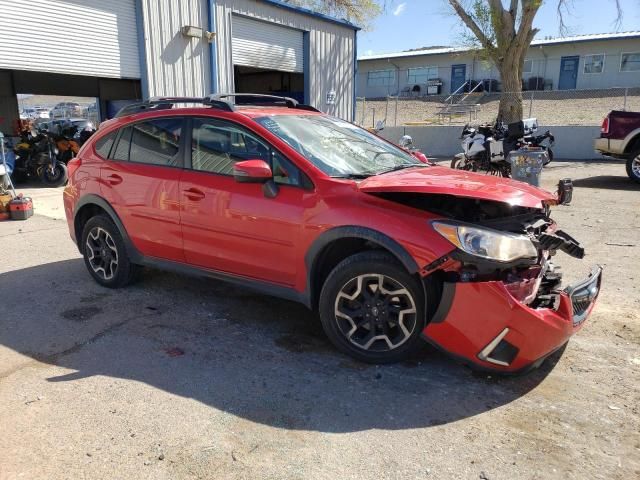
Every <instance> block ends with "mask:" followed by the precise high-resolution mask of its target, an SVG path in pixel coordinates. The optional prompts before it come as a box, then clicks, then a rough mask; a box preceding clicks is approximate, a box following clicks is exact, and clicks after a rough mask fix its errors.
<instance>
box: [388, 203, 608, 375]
mask: <svg viewBox="0 0 640 480" xmlns="http://www.w3.org/2000/svg"><path fill="white" fill-rule="evenodd" d="M386 197H387V199H389V200H393V201H396V202H400V203H404V204H409V205H410V206H412V207H414V208H421V209H423V210H426V211H429V212H432V213H436V214H438V215H439V216H442V219H438V220H432V221H431V222H430V223H431V226H432V228H433V229H434V230H435V231H436V232H438V233H439V234H440V235H442V236H443V237H445V238H447V239H448V240H449V241H450V242H451V243H452V244H453V245H455V247H456V248H455V250H453V251H452V252H451V253H448V254H447V255H446V256H444V257H442V258H439V259H437V260H436V261H434V262H432V263H431V264H429V265H426V266H424V268H423V269H422V271H421V274H422V276H423V277H424V278H425V279H429V278H437V279H438V282H439V283H440V284H441V287H442V295H441V300H440V302H439V304H438V305H437V307H435V308H434V307H433V306H432V308H431V310H430V315H431V316H430V321H429V323H428V325H427V327H426V328H425V329H424V331H423V336H424V337H425V339H427V340H428V341H429V342H431V343H433V344H435V345H436V346H438V347H440V348H441V349H442V350H445V351H446V352H448V353H450V354H452V355H453V356H455V357H458V358H459V359H461V360H463V361H465V362H466V363H470V364H472V365H473V366H474V367H476V368H480V369H488V370H499V371H503V372H510V373H513V372H520V371H523V370H527V369H529V368H532V367H536V366H538V365H539V364H540V363H541V362H542V361H543V360H544V359H545V358H546V357H547V356H548V355H549V354H551V353H553V352H554V351H555V350H557V349H558V348H560V347H561V346H562V345H564V344H565V343H566V342H567V341H568V339H569V337H570V336H571V335H572V334H573V333H575V332H576V331H577V330H578V329H579V328H580V327H581V325H582V323H583V322H584V320H585V319H586V318H587V316H588V315H589V314H590V312H591V310H592V309H593V306H594V303H595V301H596V299H597V296H598V293H599V291H600V282H601V273H602V269H601V268H600V267H595V268H594V269H593V270H592V272H591V274H590V275H589V277H588V278H586V279H584V280H581V281H580V282H576V283H575V284H572V285H570V286H568V287H566V288H562V286H561V285H562V273H561V271H560V269H559V268H558V267H556V266H555V265H554V262H553V258H554V256H555V255H556V254H557V253H558V252H564V253H566V254H568V255H570V256H573V257H576V258H583V257H584V255H585V252H584V248H583V247H582V246H581V245H580V244H579V242H578V241H576V240H575V239H574V238H572V237H571V236H570V235H568V234H567V233H565V232H563V231H562V230H560V229H558V227H557V224H556V223H555V222H554V221H553V220H552V219H551V218H550V216H549V208H548V207H547V206H546V205H545V206H544V208H528V207H519V206H512V205H508V204H505V203H500V202H494V201H488V200H477V199H469V198H456V197H452V196H449V195H421V196H417V195H414V196H412V198H408V197H405V196H404V195H403V194H391V195H389V194H387V195H386ZM390 197H392V198H390Z"/></svg>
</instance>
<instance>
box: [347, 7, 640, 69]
mask: <svg viewBox="0 0 640 480" xmlns="http://www.w3.org/2000/svg"><path fill="white" fill-rule="evenodd" d="M382 3H384V4H385V9H384V12H383V14H382V15H380V16H379V17H378V18H377V19H376V20H375V21H374V23H373V25H372V28H371V30H370V31H364V32H359V34H358V55H359V56H363V55H374V54H378V53H390V52H400V51H402V50H408V49H411V48H417V47H426V46H433V45H441V46H458V45H460V44H461V43H462V41H461V39H460V32H462V31H463V28H462V24H461V22H460V20H459V19H458V18H457V17H455V16H454V15H452V14H451V13H450V10H449V7H448V2H447V1H446V0H386V1H384V0H382ZM569 3H570V5H571V7H570V10H569V15H567V16H566V20H565V23H567V24H568V26H569V30H570V34H571V35H580V34H587V33H608V32H613V31H615V25H614V21H615V18H616V9H615V2H614V0H572V1H570V2H569ZM620 4H621V5H622V9H623V12H624V17H623V20H622V25H621V26H620V27H619V31H622V32H624V31H629V30H640V0H620ZM556 6H557V0H545V2H544V4H543V5H542V7H541V8H540V11H539V12H538V14H537V16H536V19H535V21H534V26H535V27H537V28H539V29H540V33H538V35H537V36H536V38H544V37H545V36H552V37H557V36H558V35H559V31H558V28H559V22H558V15H557V12H556Z"/></svg>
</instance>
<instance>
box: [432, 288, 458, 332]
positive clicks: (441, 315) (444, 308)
mask: <svg viewBox="0 0 640 480" xmlns="http://www.w3.org/2000/svg"><path fill="white" fill-rule="evenodd" d="M455 296H456V284H455V283H453V282H444V283H443V284H442V296H441V297H440V303H439V304H438V308H437V309H436V311H435V313H434V314H433V318H432V319H431V321H430V322H429V323H442V322H444V320H445V318H447V315H449V311H450V310H451V305H453V299H454V298H455Z"/></svg>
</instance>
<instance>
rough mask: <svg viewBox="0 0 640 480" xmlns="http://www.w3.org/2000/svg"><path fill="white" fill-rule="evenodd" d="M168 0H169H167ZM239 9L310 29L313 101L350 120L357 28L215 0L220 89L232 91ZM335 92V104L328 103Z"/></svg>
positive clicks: (243, 1) (244, 1) (251, 1)
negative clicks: (234, 28)
mask: <svg viewBox="0 0 640 480" xmlns="http://www.w3.org/2000/svg"><path fill="white" fill-rule="evenodd" d="M165 1H166V0H165ZM233 13H238V14H241V15H246V16H249V17H254V18H257V19H261V20H266V21H270V22H274V23H279V24H281V25H286V26H288V27H291V28H297V29H299V30H303V31H306V32H309V47H310V55H309V59H308V61H309V65H308V66H307V71H308V73H309V79H308V83H307V84H308V85H309V93H310V103H311V105H313V106H315V107H317V108H318V109H320V110H322V111H325V112H327V113H330V114H332V115H337V116H339V117H342V118H345V119H348V120H351V118H352V111H353V86H354V84H353V82H354V81H355V78H354V76H353V71H354V47H355V33H356V32H355V31H354V30H352V29H351V28H348V27H343V26H340V25H338V24H334V23H330V22H326V21H323V20H321V19H319V18H314V17H311V16H309V15H303V14H299V13H296V12H292V11H290V10H285V9H283V8H278V7H275V6H273V5H269V4H267V3H264V2H260V1H256V0H216V31H217V37H216V42H217V54H218V91H220V92H232V91H233V55H232V48H231V38H232V14H233ZM332 90H334V91H335V92H336V104H335V105H326V97H327V93H329V92H330V91H332Z"/></svg>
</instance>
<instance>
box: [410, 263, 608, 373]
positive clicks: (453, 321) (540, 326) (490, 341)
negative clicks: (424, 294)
mask: <svg viewBox="0 0 640 480" xmlns="http://www.w3.org/2000/svg"><path fill="white" fill-rule="evenodd" d="M601 280H602V268H601V267H599V266H598V267H595V268H594V269H593V270H592V272H591V274H590V275H589V277H588V278H586V279H584V280H581V281H580V282H576V283H574V284H572V285H570V286H569V287H567V288H565V289H564V290H562V291H558V292H555V293H554V295H557V297H556V301H555V305H554V308H531V307H529V306H527V305H525V304H524V303H522V302H520V301H519V300H517V299H516V298H515V297H514V296H513V295H512V294H511V293H510V292H509V290H508V289H507V288H506V287H505V284H504V283H502V282H500V281H488V282H457V283H446V284H445V286H444V292H443V298H442V300H441V303H440V306H439V308H438V311H436V314H435V316H434V317H433V319H432V321H431V322H430V323H429V324H428V325H427V327H426V328H425V329H424V330H423V332H422V335H423V337H424V338H425V339H426V340H427V341H429V342H430V343H432V344H435V345H436V346H437V347H439V348H440V349H441V350H444V351H445V352H447V353H449V354H451V355H452V356H454V357H456V358H458V359H460V360H463V361H464V362H465V363H469V364H471V365H472V366H473V367H476V368H479V369H483V370H492V371H501V372H506V373H518V372H522V371H526V370H528V369H530V368H532V367H537V366H539V365H540V363H542V361H543V360H544V359H545V358H546V357H547V356H548V355H550V354H551V353H553V352H554V351H556V350H557V349H558V348H560V347H561V346H562V345H564V344H565V343H566V342H567V341H568V340H569V337H571V335H573V334H574V333H575V332H577V331H578V330H579V329H580V328H581V327H582V325H583V323H584V321H585V320H586V318H587V317H588V316H589V314H590V313H591V311H592V310H593V306H594V304H595V302H596V299H597V297H598V294H599V292H600V285H601Z"/></svg>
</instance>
